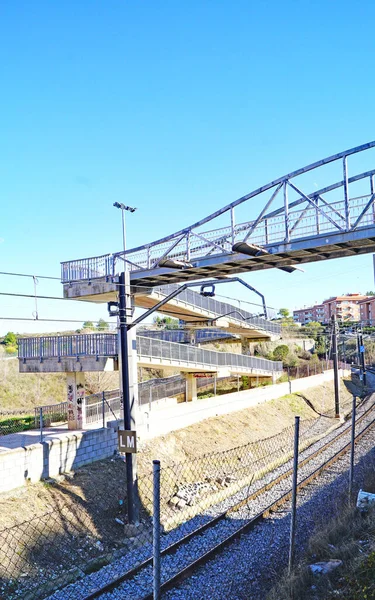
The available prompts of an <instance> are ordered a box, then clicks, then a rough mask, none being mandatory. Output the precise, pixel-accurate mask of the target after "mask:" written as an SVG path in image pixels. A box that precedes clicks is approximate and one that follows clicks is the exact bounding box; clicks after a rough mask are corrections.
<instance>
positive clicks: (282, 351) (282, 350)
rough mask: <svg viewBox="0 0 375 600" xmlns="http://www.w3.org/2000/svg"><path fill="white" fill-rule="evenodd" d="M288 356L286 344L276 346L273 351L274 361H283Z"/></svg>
mask: <svg viewBox="0 0 375 600" xmlns="http://www.w3.org/2000/svg"><path fill="white" fill-rule="evenodd" d="M288 354H289V348H288V346H287V345H286V344H281V346H276V348H275V349H274V351H273V358H274V360H282V361H284V360H285V359H286V357H287V356H288Z"/></svg>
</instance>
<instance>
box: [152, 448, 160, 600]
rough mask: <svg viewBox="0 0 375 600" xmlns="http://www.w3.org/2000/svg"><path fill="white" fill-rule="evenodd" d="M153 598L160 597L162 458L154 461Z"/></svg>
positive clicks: (155, 599) (157, 599)
mask: <svg viewBox="0 0 375 600" xmlns="http://www.w3.org/2000/svg"><path fill="white" fill-rule="evenodd" d="M153 484H154V489H153V515H152V529H153V599H154V600H159V599H160V460H154V461H153Z"/></svg>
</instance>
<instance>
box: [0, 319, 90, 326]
mask: <svg viewBox="0 0 375 600" xmlns="http://www.w3.org/2000/svg"><path fill="white" fill-rule="evenodd" d="M87 320H88V321H91V323H94V324H95V323H96V324H98V323H100V320H99V321H93V320H92V319H87ZM0 321H35V322H38V321H44V322H49V323H82V319H80V320H79V321H78V320H75V319H39V318H38V319H36V318H33V319H32V318H31V317H0Z"/></svg>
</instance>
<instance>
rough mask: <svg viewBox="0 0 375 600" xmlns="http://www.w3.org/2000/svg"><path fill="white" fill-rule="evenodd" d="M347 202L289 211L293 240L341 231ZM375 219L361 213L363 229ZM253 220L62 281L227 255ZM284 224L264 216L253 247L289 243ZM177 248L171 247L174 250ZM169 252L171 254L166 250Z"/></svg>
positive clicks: (67, 270)
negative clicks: (162, 260)
mask: <svg viewBox="0 0 375 600" xmlns="http://www.w3.org/2000/svg"><path fill="white" fill-rule="evenodd" d="M368 199H369V196H368V195H363V196H360V197H356V198H351V199H349V208H350V218H351V219H352V222H355V221H356V219H357V218H358V217H359V215H360V214H361V213H362V212H363V210H364V209H365V207H366V205H367V203H368ZM344 215H345V201H344V200H340V201H336V202H331V203H330V204H328V205H325V206H324V213H323V214H322V213H321V212H319V211H318V210H317V209H316V208H314V207H313V206H311V205H308V206H307V207H304V208H303V209H298V210H290V211H289V213H288V224H287V227H288V236H289V240H290V241H292V240H296V239H303V238H305V237H310V236H316V235H324V234H328V233H337V232H339V231H340V229H339V228H338V227H336V226H335V225H333V223H332V221H335V222H337V223H338V224H339V225H341V226H342V227H343V228H344V226H345V217H344ZM374 222H375V215H374V212H373V211H367V212H365V213H364V214H363V216H362V218H361V221H360V224H359V227H364V226H366V225H367V226H368V225H373V224H374ZM254 223H255V222H254V221H249V222H246V223H240V224H238V225H236V226H234V228H233V230H231V229H230V228H228V227H222V228H219V229H215V230H211V231H206V232H203V233H199V235H195V234H194V232H193V231H188V232H186V234H185V235H184V236H182V237H181V240H180V241H179V242H178V243H177V244H174V242H173V240H172V242H173V243H171V241H168V242H161V243H160V244H155V245H150V247H149V248H145V249H142V250H137V251H133V252H132V251H131V250H129V251H127V252H126V254H125V255H124V253H123V252H122V253H121V252H119V253H117V254H107V255H103V256H95V257H92V258H85V259H79V260H73V261H67V262H63V263H61V265H62V270H61V280H62V283H70V282H73V281H85V280H91V279H96V278H104V277H105V278H111V277H113V276H115V275H116V274H118V273H119V272H120V271H121V270H123V265H124V262H123V259H124V256H125V257H126V261H127V264H128V269H129V270H130V271H132V272H140V271H142V270H148V269H153V268H154V267H155V266H156V265H157V262H158V259H160V258H161V257H162V256H163V255H164V254H167V255H168V258H171V259H175V260H182V261H190V262H191V261H194V260H199V259H203V258H205V257H206V256H210V257H213V256H215V255H219V256H220V255H223V254H228V255H230V254H231V253H232V244H233V243H235V242H240V241H242V240H243V239H244V238H245V236H246V235H247V232H248V231H249V230H250V229H251V227H252V226H253V225H254ZM285 236H286V221H285V214H284V213H281V214H277V215H275V216H270V217H269V218H263V219H262V220H261V221H260V222H259V223H258V224H257V225H256V227H255V229H254V231H253V232H252V233H251V235H250V236H249V238H248V241H249V242H250V243H252V244H257V245H259V246H264V247H267V246H268V245H270V244H276V243H283V242H285ZM172 246H173V249H172ZM168 248H171V251H170V252H168Z"/></svg>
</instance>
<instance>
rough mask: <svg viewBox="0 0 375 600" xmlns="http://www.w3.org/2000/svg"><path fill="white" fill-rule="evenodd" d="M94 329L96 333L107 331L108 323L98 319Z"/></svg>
mask: <svg viewBox="0 0 375 600" xmlns="http://www.w3.org/2000/svg"><path fill="white" fill-rule="evenodd" d="M96 329H97V330H98V331H105V330H106V329H108V323H107V322H106V321H104V319H99V321H98V324H97V326H96Z"/></svg>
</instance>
